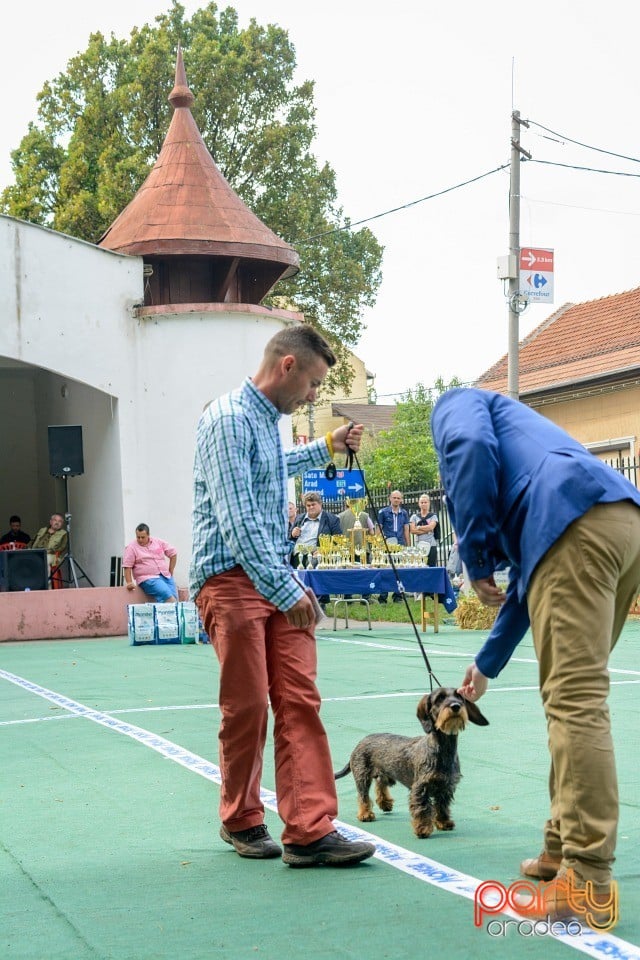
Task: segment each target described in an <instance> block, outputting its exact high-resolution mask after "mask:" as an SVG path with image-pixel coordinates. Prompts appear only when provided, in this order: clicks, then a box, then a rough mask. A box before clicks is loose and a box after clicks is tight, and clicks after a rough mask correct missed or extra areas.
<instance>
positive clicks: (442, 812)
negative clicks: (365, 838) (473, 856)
mask: <svg viewBox="0 0 640 960" xmlns="http://www.w3.org/2000/svg"><path fill="white" fill-rule="evenodd" d="M417 716H418V720H419V721H420V723H421V725H422V728H423V730H424V732H425V734H426V736H421V737H402V736H399V735H397V734H395V733H372V734H371V735H370V736H368V737H365V738H364V740H361V741H360V743H359V744H358V745H357V746H356V747H355V749H354V751H353V753H352V754H351V758H350V760H349V763H348V764H347V765H346V767H343V768H342V770H340V771H338V773H336V774H335V778H336V780H339V779H340V777H345V776H346V775H347V774H348V773H349V771H351V773H352V774H353V778H354V780H355V782H356V789H357V791H358V820H361V821H364V822H369V821H371V820H375V819H376V815H375V813H374V812H373V804H372V802H371V799H370V797H369V788H370V787H371V782H372V781H373V780H375V781H376V788H375V796H376V803H377V804H378V806H379V807H380V809H381V810H383V811H385V813H388V812H389V811H391V810H392V809H393V797H392V796H391V794H390V793H389V787H392V786H393V785H394V783H396V781H398V782H399V783H402V784H404V786H405V787H408V788H409V790H410V794H409V811H410V813H411V825H412V827H413V830H414V833H415V834H416V836H417V837H428V836H430V835H431V834H432V833H433V828H434V827H436V828H437V829H438V830H453V828H454V827H455V823H454V822H453V820H452V819H451V814H450V809H449V808H450V806H451V803H452V801H453V795H454V793H455V789H456V786H457V785H458V782H459V780H460V777H461V774H460V764H459V761H458V734H459V733H460V732H461V731H462V730H464V728H465V726H466V724H467V722H468V721H471V723H476V724H478V726H480V727H486V726H487V725H488V723H489V721H488V720H487V719H486V718H485V717H484V716H483V715H482V713H481V712H480V710H479V709H478V707H477V706H476V705H475V703H471V701H470V700H466V699H465V698H464V697H463V696H462V695H461V694H459V693H458V692H457V690H455V689H454V688H453V687H438V689H437V690H434V691H433V692H432V693H430V694H425V696H424V697H422V699H421V700H420V702H419V704H418V709H417Z"/></svg>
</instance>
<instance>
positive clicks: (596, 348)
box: [476, 287, 640, 480]
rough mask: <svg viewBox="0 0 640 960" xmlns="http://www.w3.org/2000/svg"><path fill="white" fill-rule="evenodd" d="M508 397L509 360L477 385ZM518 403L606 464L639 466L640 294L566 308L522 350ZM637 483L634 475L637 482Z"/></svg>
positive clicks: (638, 291)
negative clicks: (564, 432) (622, 461)
mask: <svg viewBox="0 0 640 960" xmlns="http://www.w3.org/2000/svg"><path fill="white" fill-rule="evenodd" d="M476 386H478V387H482V388H484V389H487V390H496V391H498V392H500V393H506V392H507V357H506V356H504V357H502V358H501V359H500V360H499V361H498V362H497V363H496V364H494V366H492V367H491V368H490V369H489V370H487V371H486V372H485V373H484V374H483V375H482V376H481V377H479V379H478V380H477V381H476ZM519 390H520V400H521V401H522V402H523V403H526V404H527V405H528V406H530V407H533V408H535V409H536V410H538V412H539V413H541V414H543V415H544V416H546V417H548V418H549V419H550V420H552V421H553V422H554V423H557V424H558V425H559V426H561V427H563V428H564V429H565V430H566V431H567V432H568V433H569V434H571V436H573V437H575V439H576V440H579V441H580V442H581V443H582V444H584V445H585V446H586V447H587V448H588V449H590V450H591V451H592V452H593V453H594V454H595V455H596V456H599V457H601V458H602V459H606V460H617V461H620V460H624V461H630V462H634V461H637V460H638V459H639V458H640V287H638V288H635V289H633V290H627V291H625V292H624V293H619V294H613V295H611V296H607V297H601V298H600V299H598V300H590V301H587V302H585V303H577V304H565V305H564V306H562V307H561V308H560V309H559V310H557V311H556V312H555V313H553V314H552V315H551V316H550V317H548V318H547V319H546V320H545V321H544V322H543V323H542V324H540V326H538V327H537V328H536V329H535V330H533V331H532V333H530V334H529V336H528V337H526V338H525V339H524V340H522V341H521V343H520V349H519ZM631 479H632V480H633V479H634V477H633V475H632V476H631Z"/></svg>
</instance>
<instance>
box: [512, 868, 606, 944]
mask: <svg viewBox="0 0 640 960" xmlns="http://www.w3.org/2000/svg"><path fill="white" fill-rule="evenodd" d="M514 908H515V910H516V912H517V913H519V914H520V915H521V916H523V917H526V918H527V919H528V920H531V921H534V922H535V921H536V920H546V921H547V922H548V923H553V922H554V921H555V920H564V919H566V918H567V917H575V918H576V919H578V920H579V921H580V922H581V923H582V924H583V926H589V927H590V928H591V929H592V930H595V931H597V932H599V933H604V932H606V931H607V930H612V929H613V928H614V927H615V925H616V924H617V922H618V920H619V910H618V885H617V883H615V881H612V882H611V883H610V884H608V885H605V886H601V887H599V888H598V889H597V891H596V890H595V889H594V887H593V886H592V884H590V883H587V884H585V882H584V881H583V880H580V879H576V877H575V875H574V873H573V871H572V870H567V872H566V873H565V874H560V875H559V876H558V877H556V878H555V880H552V881H551V882H550V883H545V884H541V886H540V891H539V894H538V897H537V898H536V899H535V900H534V901H532V900H531V897H530V896H529V895H527V896H524V895H523V896H522V897H518V898H517V899H516V903H515V904H514Z"/></svg>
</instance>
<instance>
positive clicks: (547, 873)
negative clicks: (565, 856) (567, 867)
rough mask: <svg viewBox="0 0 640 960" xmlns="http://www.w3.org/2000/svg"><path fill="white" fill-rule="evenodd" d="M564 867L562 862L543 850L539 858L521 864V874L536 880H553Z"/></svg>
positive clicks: (532, 858)
mask: <svg viewBox="0 0 640 960" xmlns="http://www.w3.org/2000/svg"><path fill="white" fill-rule="evenodd" d="M561 866H562V860H561V859H558V860H556V858H555V857H552V856H551V854H550V853H547V851H546V850H543V851H542V853H541V854H540V855H539V856H538V857H531V858H530V859H529V860H523V861H522V863H521V864H520V873H522V874H524V876H525V877H534V878H535V879H536V880H553V878H554V877H555V875H556V873H557V872H558V870H559V869H560V867H561Z"/></svg>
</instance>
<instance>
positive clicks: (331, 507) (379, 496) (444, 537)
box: [322, 487, 453, 566]
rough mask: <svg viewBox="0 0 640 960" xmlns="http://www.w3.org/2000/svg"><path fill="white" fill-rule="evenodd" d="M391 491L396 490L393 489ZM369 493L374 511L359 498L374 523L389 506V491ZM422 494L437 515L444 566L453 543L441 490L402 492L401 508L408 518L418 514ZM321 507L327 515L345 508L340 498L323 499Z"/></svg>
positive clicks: (379, 489) (440, 559)
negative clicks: (380, 511)
mask: <svg viewBox="0 0 640 960" xmlns="http://www.w3.org/2000/svg"><path fill="white" fill-rule="evenodd" d="M393 489H396V488H395V487H394V488H393ZM369 493H370V494H371V499H372V500H373V505H374V508H375V510H372V509H371V504H369V503H365V501H364V498H361V500H360V502H361V503H362V504H363V509H364V511H365V512H366V513H368V514H369V516H370V517H371V519H372V520H373V522H374V523H376V522H377V520H378V511H379V510H381V509H382V507H387V506H388V505H389V493H390V490H389V488H388V487H369ZM423 493H428V494H429V498H430V500H431V509H432V510H433V512H434V513H437V514H438V520H439V522H440V534H441V537H440V541H439V542H438V564H439V565H440V566H444V565H445V563H446V560H447V555H448V553H449V549H450V547H451V543H452V542H453V530H452V527H451V523H450V521H449V514H448V513H447V505H446V502H445V497H444V490H443V488H442V487H435V488H433V487H432V488H431V489H426V490H425V489H424V487H421V488H420V489H419V490H403V491H402V499H403V503H402V506H403V507H404V509H405V510H406V511H407V513H408V514H409V516H412V514H414V513H419V512H420V511H419V509H418V499H419V498H420V497H421V496H422V494H423ZM322 506H323V508H324V509H325V510H328V511H329V513H341V511H342V510H344V508H345V504H344V498H342V497H340V498H338V499H337V500H329V499H327V498H323V500H322Z"/></svg>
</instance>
